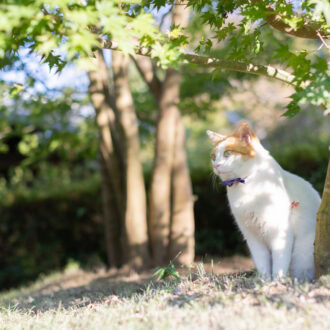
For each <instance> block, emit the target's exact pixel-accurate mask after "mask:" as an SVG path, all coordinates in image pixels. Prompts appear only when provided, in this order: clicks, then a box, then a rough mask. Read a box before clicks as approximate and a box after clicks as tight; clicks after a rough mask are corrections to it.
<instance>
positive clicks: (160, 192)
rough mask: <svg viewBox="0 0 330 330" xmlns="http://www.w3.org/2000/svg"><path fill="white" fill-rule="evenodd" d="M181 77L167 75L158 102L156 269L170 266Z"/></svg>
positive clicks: (153, 218) (153, 195) (153, 221)
mask: <svg viewBox="0 0 330 330" xmlns="http://www.w3.org/2000/svg"><path fill="white" fill-rule="evenodd" d="M178 75H179V73H178V72H177V71H175V70H173V69H168V70H167V71H166V76H165V80H164V82H163V83H162V89H161V97H160V100H159V111H158V118H157V131H156V143H155V159H154V167H153V172H152V178H151V185H150V192H149V232H150V239H151V245H152V253H153V261H154V263H155V264H156V265H162V264H165V263H168V246H169V236H170V215H171V174H172V166H173V156H174V146H175V126H176V125H175V122H176V118H177V115H176V114H177V107H176V103H177V102H178V99H179V85H178V84H177V79H178ZM179 79H180V77H179Z"/></svg>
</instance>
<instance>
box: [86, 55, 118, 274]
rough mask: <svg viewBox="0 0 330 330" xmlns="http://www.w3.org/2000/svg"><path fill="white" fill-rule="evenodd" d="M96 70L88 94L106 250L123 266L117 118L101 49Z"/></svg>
mask: <svg viewBox="0 0 330 330" xmlns="http://www.w3.org/2000/svg"><path fill="white" fill-rule="evenodd" d="M95 56H96V65H97V67H98V70H97V71H90V72H89V73H88V75H89V80H90V86H89V94H90V97H91V101H92V103H93V106H94V108H95V111H96V123H97V126H98V129H99V150H100V168H101V182H102V203H103V220H104V225H105V239H106V250H107V256H108V263H109V266H110V267H115V268H117V267H120V266H121V265H122V263H123V249H122V242H121V239H120V238H121V236H122V235H121V222H122V219H123V212H122V210H123V208H122V201H121V196H122V187H121V182H120V171H119V163H120V161H119V160H118V157H119V155H118V153H116V152H115V148H114V143H113V136H112V135H113V134H112V133H114V132H113V130H114V129H115V128H114V121H115V112H114V109H113V108H112V107H111V106H110V103H109V102H108V99H109V98H110V95H109V83H108V77H107V71H106V64H105V61H104V58H103V55H102V51H98V52H96V53H95Z"/></svg>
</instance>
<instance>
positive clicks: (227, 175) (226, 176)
mask: <svg viewBox="0 0 330 330" xmlns="http://www.w3.org/2000/svg"><path fill="white" fill-rule="evenodd" d="M214 173H215V174H216V175H217V176H218V177H219V178H220V179H221V181H226V180H230V179H232V178H233V173H232V172H218V171H214Z"/></svg>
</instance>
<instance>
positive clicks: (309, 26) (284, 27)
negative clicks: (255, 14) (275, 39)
mask: <svg viewBox="0 0 330 330" xmlns="http://www.w3.org/2000/svg"><path fill="white" fill-rule="evenodd" d="M262 1H263V0H252V2H254V3H257V2H262ZM265 11H266V12H267V13H269V14H270V15H269V16H267V17H266V18H265V20H266V22H267V23H268V24H269V25H270V26H272V27H273V28H274V29H276V30H278V31H281V32H283V33H286V34H289V35H291V36H294V37H298V38H305V39H319V35H318V33H319V30H320V27H321V26H320V24H317V23H314V22H307V23H305V24H304V26H302V27H300V28H298V29H297V30H294V29H293V28H292V27H291V26H290V25H288V24H286V23H284V22H283V20H282V17H281V15H279V14H277V13H276V11H275V10H274V9H273V8H271V7H270V6H266V7H265ZM323 37H324V38H325V39H328V38H329V36H328V35H326V36H323Z"/></svg>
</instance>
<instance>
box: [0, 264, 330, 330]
mask: <svg viewBox="0 0 330 330" xmlns="http://www.w3.org/2000/svg"><path fill="white" fill-rule="evenodd" d="M209 266H210V265H207V264H205V265H204V264H202V263H199V264H197V265H195V266H194V267H193V268H192V269H190V270H186V271H179V273H180V279H179V280H178V279H173V280H170V279H168V280H161V281H154V280H152V281H151V280H150V279H151V277H152V273H142V274H136V273H131V272H129V271H124V270H123V271H121V272H106V271H105V270H99V271H98V272H96V273H92V272H86V271H82V270H81V269H79V268H77V267H70V268H69V269H67V270H66V271H65V272H63V273H56V274H53V275H51V276H47V277H44V278H42V279H40V280H39V281H37V282H36V283H34V284H32V285H31V286H29V287H26V288H22V289H18V290H12V291H9V292H6V293H2V294H0V328H1V329H199V330H200V329H235V330H236V329H280V328H282V329H299V330H301V329H329V328H330V313H329V310H330V276H326V277H323V278H321V279H320V280H318V281H315V282H314V283H298V282H294V281H292V280H290V279H285V280H283V281H281V282H267V283H266V282H263V281H262V280H260V279H259V278H257V277H256V276H255V275H254V274H253V273H252V275H251V272H250V273H241V274H232V275H228V274H217V269H216V268H215V271H214V273H213V274H212V272H207V269H208V268H210V267H209ZM212 271H213V265H212Z"/></svg>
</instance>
